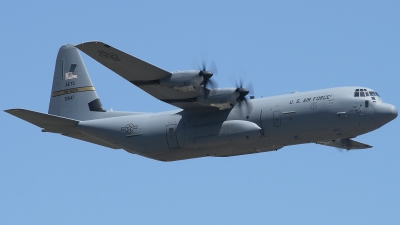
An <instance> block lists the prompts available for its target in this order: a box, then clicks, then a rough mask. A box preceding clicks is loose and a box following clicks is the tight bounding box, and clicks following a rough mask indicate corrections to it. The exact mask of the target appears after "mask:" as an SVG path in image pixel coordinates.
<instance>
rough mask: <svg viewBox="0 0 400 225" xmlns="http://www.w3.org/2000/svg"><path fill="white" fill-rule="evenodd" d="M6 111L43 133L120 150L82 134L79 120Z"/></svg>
mask: <svg viewBox="0 0 400 225" xmlns="http://www.w3.org/2000/svg"><path fill="white" fill-rule="evenodd" d="M4 111H5V112H7V113H9V114H11V115H13V116H16V117H18V118H20V119H23V120H25V121H27V122H29V123H32V124H34V125H36V126H38V127H41V128H43V130H42V131H43V132H52V133H59V134H63V135H65V136H68V137H72V138H76V139H79V140H83V141H87V142H90V143H93V144H98V145H101V146H105V147H108V148H113V149H118V148H119V147H118V146H116V145H114V144H112V143H109V142H106V141H104V140H101V139H99V138H95V137H92V136H89V135H87V134H83V133H81V132H80V131H79V130H78V129H76V127H77V125H78V124H79V121H78V120H74V119H68V118H65V117H60V116H55V115H50V114H44V113H40V112H35V111H31V110H27V109H7V110H4Z"/></svg>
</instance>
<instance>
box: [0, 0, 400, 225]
mask: <svg viewBox="0 0 400 225" xmlns="http://www.w3.org/2000/svg"><path fill="white" fill-rule="evenodd" d="M399 12H400V2H399V1H379V2H378V1H332V2H331V1H251V2H249V1H236V2H232V1H170V2H168V3H166V2H164V1H129V2H127V1H111V2H110V1H103V2H99V1H83V2H82V1H40V0H39V1H34V2H26V1H8V2H6V3H4V4H3V6H2V7H1V8H0V21H1V22H0V24H1V28H2V34H1V36H0V38H1V43H3V44H2V48H1V50H2V54H0V62H1V67H2V71H1V78H2V85H1V86H2V92H1V93H2V97H1V101H0V106H1V107H0V108H1V109H3V110H4V109H8V108H15V107H19V108H27V109H31V110H35V111H40V112H47V109H48V104H49V97H50V92H51V84H52V77H53V70H54V65H55V57H56V55H57V52H58V48H59V47H60V46H61V45H63V44H67V43H75V44H78V43H81V42H86V41H90V40H101V41H103V42H106V43H108V44H110V45H112V46H115V47H116V48H119V49H121V50H123V51H125V52H127V53H129V54H132V55H134V56H137V57H139V58H141V59H143V60H145V61H148V62H150V63H152V64H154V65H157V66H159V67H161V68H163V69H166V70H169V71H174V70H184V69H193V68H192V60H193V58H197V59H198V60H200V59H201V58H202V57H207V59H208V60H215V62H216V64H217V66H218V72H219V74H218V76H216V77H215V78H216V79H215V80H216V81H217V82H218V84H219V87H229V86H232V84H231V82H230V81H229V77H230V76H236V77H237V76H244V75H245V78H246V81H252V82H253V85H254V89H255V95H256V97H261V96H271V95H279V94H287V93H290V92H291V91H307V90H315V89H322V88H329V87H338V86H353V85H354V86H358V85H359V86H366V87H370V88H372V89H374V90H376V91H378V92H379V93H380V95H381V96H382V97H383V99H384V100H385V101H386V102H388V103H391V104H394V105H396V106H397V107H400V101H399V97H398V94H396V93H398V92H396V91H397V90H398V84H399V73H400V66H399V65H400V63H399V60H400V44H399V40H400V14H399ZM82 57H83V59H84V61H85V63H86V66H87V69H88V71H89V73H90V75H91V78H92V81H93V83H94V85H95V87H96V90H97V93H98V94H99V96H100V98H101V100H102V103H103V105H104V107H105V108H108V109H109V108H113V109H114V110H123V111H148V112H158V111H165V110H171V109H175V108H174V107H173V106H170V105H168V104H165V103H162V102H160V101H158V100H156V99H154V98H152V97H151V96H150V95H148V94H147V93H145V92H143V91H141V90H140V89H138V88H137V87H135V86H133V85H132V84H130V83H129V82H126V81H125V80H124V79H123V78H121V77H119V76H118V75H116V74H114V73H113V72H112V71H110V70H108V69H106V68H104V67H103V66H102V65H100V64H99V63H97V62H95V61H93V60H92V59H90V58H89V57H88V56H86V55H84V54H82ZM0 121H1V123H2V128H1V134H2V135H1V140H2V141H1V150H0V223H2V224H111V223H112V224H244V223H247V224H267V223H269V224H339V223H340V224H398V222H399V221H400V213H399V212H400V194H399V190H400V178H399V175H398V174H399V171H400V164H399V160H400V152H399V150H400V139H399V136H398V132H399V128H398V127H399V124H400V122H399V119H396V120H394V121H393V122H391V123H389V124H388V125H386V126H384V127H382V128H381V129H379V130H376V131H373V132H371V133H368V134H365V135H363V136H360V137H357V138H356V140H358V141H362V142H365V143H368V144H370V145H373V146H374V148H372V149H368V150H363V151H352V152H339V151H337V150H336V149H335V148H329V147H325V146H320V145H316V144H307V145H298V146H290V147H285V148H283V149H281V150H279V151H277V152H270V153H261V154H252V155H246V156H239V157H230V158H211V157H209V158H199V159H192V160H184V161H178V162H170V163H163V162H158V161H154V160H151V159H147V158H143V157H140V156H137V155H132V154H129V153H127V152H125V151H123V150H111V149H107V148H104V147H101V146H97V145H93V144H89V143H85V142H81V141H77V140H74V139H70V138H66V137H63V136H61V135H56V134H49V133H42V132H41V131H40V128H38V127H35V126H34V125H31V124H29V123H26V122H25V121H22V120H20V119H18V118H15V117H12V116H11V115H8V114H7V113H4V112H2V113H0Z"/></svg>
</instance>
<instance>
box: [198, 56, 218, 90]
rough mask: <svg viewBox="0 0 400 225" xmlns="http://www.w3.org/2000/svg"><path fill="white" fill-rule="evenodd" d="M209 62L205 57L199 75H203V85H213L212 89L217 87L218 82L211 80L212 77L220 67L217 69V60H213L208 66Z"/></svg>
mask: <svg viewBox="0 0 400 225" xmlns="http://www.w3.org/2000/svg"><path fill="white" fill-rule="evenodd" d="M206 65H207V63H206V61H205V60H204V59H203V60H202V62H201V65H200V68H199V70H200V72H199V76H202V77H203V82H202V83H201V85H203V86H204V87H211V88H212V89H214V88H217V87H218V86H217V83H216V82H215V81H212V80H211V77H212V76H213V75H214V74H215V75H216V74H218V69H217V65H216V64H215V61H214V60H213V61H211V63H210V65H209V67H208V68H207V66H206Z"/></svg>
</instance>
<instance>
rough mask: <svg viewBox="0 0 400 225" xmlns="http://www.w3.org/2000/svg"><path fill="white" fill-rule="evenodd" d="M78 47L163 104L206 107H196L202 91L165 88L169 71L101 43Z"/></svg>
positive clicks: (87, 43)
mask: <svg viewBox="0 0 400 225" xmlns="http://www.w3.org/2000/svg"><path fill="white" fill-rule="evenodd" d="M76 48H78V49H79V50H81V51H83V52H84V53H86V54H87V55H89V56H90V57H92V58H93V59H95V60H96V61H98V62H99V63H101V64H103V65H104V66H105V67H107V68H109V69H110V70H112V71H114V72H115V73H117V74H118V75H120V76H121V77H123V78H125V79H126V80H127V81H129V82H131V83H132V84H134V85H136V86H137V87H139V88H141V89H142V90H144V91H145V92H147V93H149V94H150V95H152V96H154V97H155V98H157V99H159V100H161V101H163V102H166V103H168V104H171V105H174V106H177V107H179V108H182V109H188V108H203V107H205V106H202V105H198V104H196V101H195V98H196V97H198V96H199V95H200V92H201V89H200V88H198V89H197V90H196V89H194V90H192V91H180V90H178V89H176V88H173V87H171V86H166V85H162V84H161V83H162V80H163V79H164V80H165V79H168V78H169V77H171V76H172V75H173V74H172V73H170V72H168V71H165V70H163V69H160V68H158V67H156V66H154V65H151V64H150V63H147V62H145V61H143V60H141V59H138V58H136V57H134V56H131V55H129V54H127V53H125V52H123V51H120V50H118V49H116V48H114V47H112V46H110V45H108V44H105V43H103V42H100V41H93V42H85V43H82V44H79V45H76Z"/></svg>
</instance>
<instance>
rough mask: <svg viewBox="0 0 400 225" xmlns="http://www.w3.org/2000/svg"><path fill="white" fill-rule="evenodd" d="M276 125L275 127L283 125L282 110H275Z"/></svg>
mask: <svg viewBox="0 0 400 225" xmlns="http://www.w3.org/2000/svg"><path fill="white" fill-rule="evenodd" d="M274 126H275V127H280V126H281V111H275V112H274Z"/></svg>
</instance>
